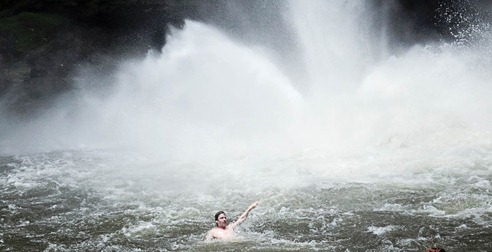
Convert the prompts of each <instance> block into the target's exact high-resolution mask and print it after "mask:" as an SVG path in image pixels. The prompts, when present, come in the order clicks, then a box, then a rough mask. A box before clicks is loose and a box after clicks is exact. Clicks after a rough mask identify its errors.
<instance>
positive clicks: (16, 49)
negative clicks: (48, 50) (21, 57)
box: [0, 12, 65, 54]
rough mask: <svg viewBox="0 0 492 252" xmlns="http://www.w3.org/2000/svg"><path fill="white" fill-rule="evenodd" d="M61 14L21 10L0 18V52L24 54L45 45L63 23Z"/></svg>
mask: <svg viewBox="0 0 492 252" xmlns="http://www.w3.org/2000/svg"><path fill="white" fill-rule="evenodd" d="M64 21H65V19H64V18H63V17H62V16H59V15H55V14H47V13H32V12H22V13H19V14H18V15H15V16H11V17H7V18H2V19H0V52H3V53H8V54H26V53H29V52H30V51H32V50H35V49H38V48H40V47H42V46H44V45H46V44H47V43H48V42H49V41H50V39H51V38H52V37H53V36H54V34H56V32H57V31H58V29H60V27H61V25H62V24H63V23H64Z"/></svg>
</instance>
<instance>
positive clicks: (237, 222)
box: [231, 201, 258, 229]
mask: <svg viewBox="0 0 492 252" xmlns="http://www.w3.org/2000/svg"><path fill="white" fill-rule="evenodd" d="M257 205H258V201H256V202H255V203H253V204H251V205H250V206H249V207H248V209H246V211H244V213H243V214H241V216H239V219H238V220H237V221H236V222H234V223H232V224H231V228H232V229H235V228H236V227H237V226H239V224H241V223H242V222H243V221H244V220H246V217H248V214H249V212H250V211H251V210H253V209H254V208H255V207H256V206H257Z"/></svg>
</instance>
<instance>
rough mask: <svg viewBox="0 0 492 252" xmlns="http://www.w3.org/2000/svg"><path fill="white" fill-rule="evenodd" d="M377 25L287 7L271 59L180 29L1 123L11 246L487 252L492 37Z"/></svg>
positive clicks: (320, 6) (1, 203) (4, 243)
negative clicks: (219, 227) (394, 45)
mask: <svg viewBox="0 0 492 252" xmlns="http://www.w3.org/2000/svg"><path fill="white" fill-rule="evenodd" d="M367 11H368V7H367V6H366V5H365V4H364V3H362V2H357V1H353V2H346V1H332V2H330V3H327V2H322V1H319V2H317V1H309V2H304V3H300V2H299V1H292V2H290V3H289V4H288V5H286V6H285V9H283V12H282V13H283V15H282V18H284V23H283V26H282V29H279V30H278V31H277V30H272V31H271V32H272V33H275V32H279V31H283V32H285V31H286V30H289V31H290V33H289V34H291V35H292V36H293V37H292V38H291V40H290V41H289V42H288V43H287V42H286V43H287V44H288V45H287V46H284V47H282V48H281V49H278V50H275V48H274V47H272V45H274V44H275V43H270V44H268V43H266V44H265V43H263V44H262V43H257V44H255V43H253V42H251V41H252V40H248V41H246V42H245V41H242V40H241V37H240V36H233V35H231V33H230V31H229V32H227V31H224V30H222V29H220V28H217V27H215V26H214V25H213V24H205V23H200V22H196V21H187V22H186V25H185V27H184V28H183V29H182V30H173V31H172V33H171V35H170V36H169V37H168V40H167V41H168V43H167V44H166V46H165V47H164V49H163V52H162V53H156V52H149V54H148V55H147V56H146V57H145V58H142V59H131V60H126V61H124V62H121V64H120V65H119V67H118V69H116V70H115V71H114V72H111V73H101V71H97V66H95V67H94V68H87V69H81V71H80V73H79V74H78V76H77V77H76V78H75V79H74V83H76V85H78V87H79V88H78V89H77V90H74V91H73V92H71V93H68V94H66V95H65V96H63V97H61V98H60V99H59V100H57V101H54V102H53V105H52V107H50V109H49V110H48V111H47V112H46V113H44V114H42V115H40V116H39V117H37V118H32V119H30V120H24V121H23V120H21V119H18V120H14V119H12V118H7V117H4V118H2V124H1V125H2V131H1V132H2V136H1V138H0V150H1V152H0V153H2V154H1V155H0V180H1V181H0V183H1V185H2V187H1V188H0V213H1V214H0V216H1V217H0V220H1V221H0V226H1V227H0V229H1V230H2V232H1V234H0V250H4V251H218V250H222V251H424V250H425V248H427V247H430V246H441V247H444V248H446V249H447V250H448V251H491V250H492V242H491V241H492V231H491V230H492V205H491V202H492V184H491V183H492V182H491V181H492V132H491V130H490V129H491V126H492V116H491V114H490V111H491V108H492V101H491V100H490V97H491V95H492V87H491V85H490V84H491V82H490V80H491V77H492V71H491V70H490V69H492V68H491V67H490V66H491V63H492V62H491V61H490V59H491V58H492V57H490V56H492V48H491V46H490V44H491V43H490V41H491V40H490V31H489V27H488V25H487V24H486V23H476V25H474V26H473V27H468V28H469V29H468V30H467V32H468V33H467V34H465V33H462V34H460V36H459V37H458V38H457V40H456V41H455V42H433V43H429V44H422V45H415V46H412V47H406V48H399V49H398V50H389V48H390V45H389V44H390V42H388V41H387V40H385V39H384V36H383V35H384V32H379V33H376V32H371V31H374V30H375V29H376V30H378V29H379V28H381V29H383V28H384V27H374V26H372V25H371V22H369V21H367V20H366V19H368V17H370V15H369V14H367V13H368V12H367ZM326 13H329V14H330V15H326ZM349 13H350V15H349ZM306 14H309V15H306ZM364 21H367V22H364ZM286 27H287V28H288V29H287V28H286ZM383 30H384V29H383ZM374 34H377V36H376V35H374ZM283 56H285V58H283ZM282 59H284V60H282ZM3 133H5V134H3ZM257 200H258V201H259V202H260V203H259V205H258V207H257V208H256V209H254V210H253V211H252V212H251V213H250V215H249V217H248V219H247V220H246V221H245V222H244V223H243V224H242V225H241V226H240V228H239V230H238V234H237V237H236V238H235V239H234V240H232V241H229V242H209V243H207V242H204V237H205V234H206V232H207V231H208V230H209V229H210V228H212V227H213V226H214V220H213V215H214V213H215V212H217V211H219V210H224V211H225V212H226V213H227V215H228V218H229V220H234V219H235V218H237V217H238V216H239V215H240V214H241V213H242V212H243V211H244V210H245V209H246V208H247V207H248V206H249V205H250V204H251V203H252V202H254V201H257Z"/></svg>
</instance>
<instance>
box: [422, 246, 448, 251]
mask: <svg viewBox="0 0 492 252" xmlns="http://www.w3.org/2000/svg"><path fill="white" fill-rule="evenodd" d="M426 252H446V250H444V249H442V248H438V247H432V248H428V249H427V250H426Z"/></svg>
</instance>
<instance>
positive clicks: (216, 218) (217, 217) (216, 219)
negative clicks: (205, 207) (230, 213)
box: [215, 211, 225, 226]
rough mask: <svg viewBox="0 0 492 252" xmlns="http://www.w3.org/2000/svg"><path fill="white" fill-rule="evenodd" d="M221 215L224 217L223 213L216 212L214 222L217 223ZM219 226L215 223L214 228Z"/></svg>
mask: <svg viewBox="0 0 492 252" xmlns="http://www.w3.org/2000/svg"><path fill="white" fill-rule="evenodd" d="M221 214H224V215H225V212H224V211H218V212H217V213H216V214H215V221H218V220H219V215H221ZM218 225H219V224H217V222H216V223H215V226H218Z"/></svg>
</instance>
